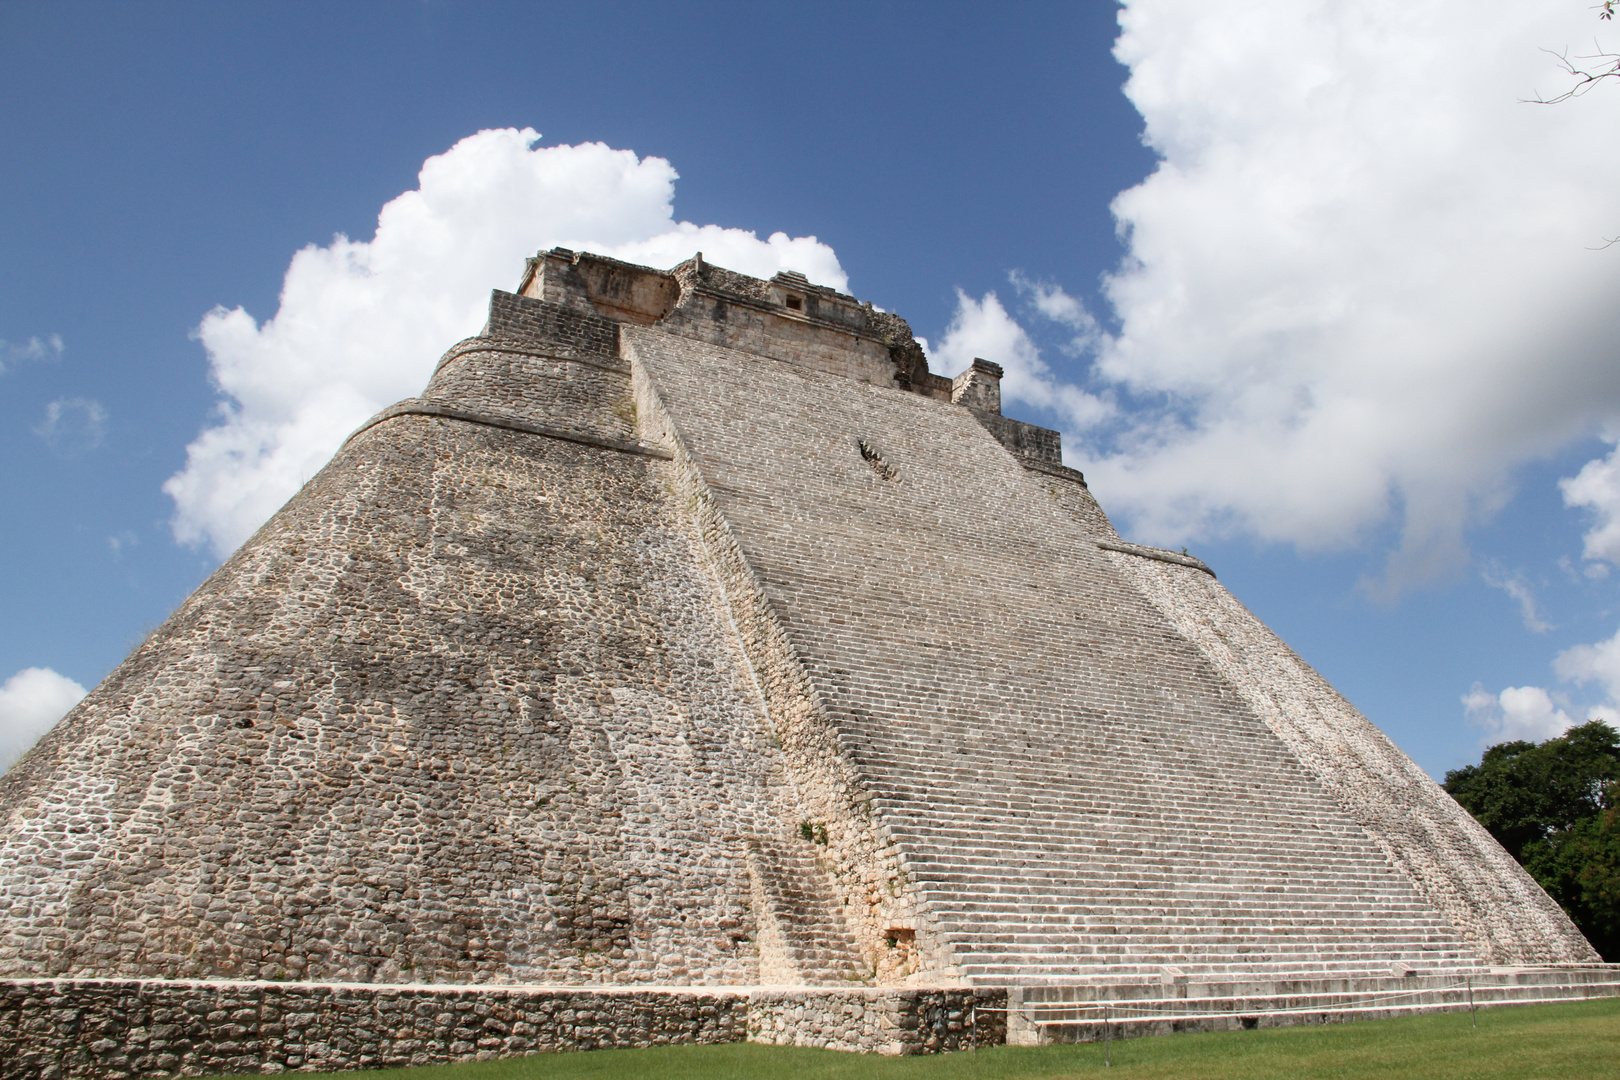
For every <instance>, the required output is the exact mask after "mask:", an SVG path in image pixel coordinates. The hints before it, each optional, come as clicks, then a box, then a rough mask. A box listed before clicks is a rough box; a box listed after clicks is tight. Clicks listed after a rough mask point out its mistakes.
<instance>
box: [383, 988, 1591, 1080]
mask: <svg viewBox="0 0 1620 1080" xmlns="http://www.w3.org/2000/svg"><path fill="white" fill-rule="evenodd" d="M1111 1053H1112V1056H1113V1066H1112V1068H1108V1069H1106V1070H1105V1069H1104V1066H1103V1047H1102V1045H1101V1044H1098V1043H1089V1044H1086V1045H1083V1046H1041V1047H1019V1046H1001V1047H995V1048H993V1049H988V1050H979V1051H976V1052H971V1053H957V1054H941V1055H937V1056H933V1057H909V1058H883V1057H876V1056H869V1055H859V1054H845V1053H838V1052H836V1051H831V1050H806V1049H800V1048H797V1047H783V1046H755V1045H752V1044H749V1043H734V1044H731V1045H727V1046H661V1047H653V1048H649V1049H646V1050H593V1051H589V1052H585V1053H577V1054H538V1055H536V1056H534V1057H527V1058H510V1059H507V1060H504V1061H486V1062H476V1063H473V1064H468V1065H444V1066H437V1067H433V1068H424V1069H399V1070H389V1071H383V1072H374V1073H368V1074H367V1075H366V1080H383V1078H398V1080H576V1078H590V1080H618V1078H624V1080H666V1078H667V1080H755V1078H762V1077H764V1078H774V1077H792V1078H794V1080H801V1078H802V1080H1026V1078H1028V1080H1043V1078H1047V1077H1069V1076H1097V1075H1105V1076H1107V1077H1109V1078H1110V1080H1134V1078H1153V1080H1159V1078H1166V1080H1168V1078H1176V1080H1182V1078H1188V1080H1191V1078H1199V1080H1224V1078H1233V1080H1270V1078H1273V1077H1276V1078H1282V1077H1288V1078H1290V1080H1295V1078H1300V1077H1310V1078H1321V1080H1352V1078H1354V1080H1361V1078H1363V1077H1366V1078H1373V1077H1377V1078H1390V1077H1393V1078H1404V1077H1411V1078H1414V1080H1442V1078H1445V1080H1449V1078H1453V1077H1459V1078H1460V1077H1467V1078H1474V1077H1481V1078H1485V1077H1535V1078H1537V1080H1540V1078H1543V1077H1546V1078H1552V1077H1578V1078H1580V1080H1598V1078H1609V1077H1620V998H1610V999H1606V1000H1601V1001H1584V1002H1575V1003H1572V1004H1568V1005H1532V1006H1526V1007H1520V1008H1507V1009H1481V1010H1480V1011H1479V1028H1478V1030H1475V1029H1474V1028H1472V1027H1470V1026H1469V1022H1468V1014H1467V1013H1460V1014H1459V1013H1446V1014H1442V1015H1432V1016H1416V1017H1410V1018H1407V1019H1402V1020H1377V1021H1364V1022H1360V1023H1353V1024H1332V1025H1328V1026H1326V1027H1295V1028H1273V1029H1269V1030H1259V1031H1225V1032H1215V1033H1208V1034H1196V1035H1165V1036H1156V1037H1153V1038H1145V1039H1130V1040H1126V1041H1115V1042H1114V1043H1113V1044H1112V1047H1111Z"/></svg>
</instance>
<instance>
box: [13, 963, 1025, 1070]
mask: <svg viewBox="0 0 1620 1080" xmlns="http://www.w3.org/2000/svg"><path fill="white" fill-rule="evenodd" d="M1006 1004H1007V994H1006V991H1005V990H998V989H991V988H969V987H927V988H924V987H906V988H893V987H891V988H883V989H875V988H861V987H850V988H841V987H835V988H812V987H746V986H744V987H701V986H697V987H581V986H488V985H485V986H467V985H438V986H398V985H385V984H375V983H294V982H223V981H180V980H138V979H23V980H10V981H0V1080H125V1078H135V1077H168V1076H202V1075H218V1074H223V1073H266V1072H292V1071H298V1072H316V1071H321V1072H325V1071H331V1070H338V1069H379V1068H398V1067H403V1066H412V1065H439V1064H446V1063H449V1062H456V1061H474V1060H488V1059H491V1058H497V1057H511V1056H517V1055H523V1054H534V1053H546V1052H556V1051H564V1050H593V1049H603V1048H608V1047H629V1046H653V1045H660V1044H668V1043H694V1044H696V1043H729V1042H742V1041H745V1040H746V1041H749V1042H761V1043H771V1044H776V1045H783V1046H815V1047H824V1048H827V1049H832V1050H851V1051H863V1052H875V1053H880V1054H919V1053H937V1052H941V1051H948V1050H963V1049H968V1048H970V1047H975V1046H991V1045H1000V1044H1002V1043H1005V1042H1006V1038H1007V1022H1006Z"/></svg>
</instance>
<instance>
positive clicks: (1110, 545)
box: [1097, 540, 1215, 577]
mask: <svg viewBox="0 0 1620 1080" xmlns="http://www.w3.org/2000/svg"><path fill="white" fill-rule="evenodd" d="M1097 546H1098V547H1100V548H1102V549H1103V550H1104V551H1117V552H1119V553H1120V554H1121V555H1137V556H1140V557H1141V558H1144V559H1157V560H1158V561H1159V562H1167V563H1175V564H1176V565H1177V566H1190V567H1192V568H1193V569H1194V570H1202V571H1203V572H1204V573H1206V574H1208V575H1209V576H1210V577H1214V576H1215V571H1213V570H1211V569H1210V568H1209V566H1208V564H1206V563H1205V562H1204V560H1202V559H1195V558H1193V557H1192V556H1191V555H1183V554H1181V553H1180V552H1178V551H1167V550H1165V549H1164V548H1156V547H1148V546H1147V545H1146V544H1128V543H1124V542H1122V541H1114V540H1098V541H1097Z"/></svg>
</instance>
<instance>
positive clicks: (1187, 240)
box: [1070, 0, 1620, 595]
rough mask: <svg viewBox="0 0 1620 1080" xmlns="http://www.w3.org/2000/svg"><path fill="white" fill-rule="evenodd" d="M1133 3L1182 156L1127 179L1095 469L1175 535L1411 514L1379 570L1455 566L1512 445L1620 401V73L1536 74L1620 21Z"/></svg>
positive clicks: (1383, 4)
mask: <svg viewBox="0 0 1620 1080" xmlns="http://www.w3.org/2000/svg"><path fill="white" fill-rule="evenodd" d="M1121 25H1122V28H1123V32H1122V35H1121V37H1120V39H1119V41H1118V43H1117V47H1116V54H1117V55H1118V57H1119V58H1120V59H1121V61H1122V62H1124V63H1125V64H1127V65H1128V66H1129V67H1130V72H1131V73H1130V78H1129V82H1128V84H1127V87H1126V91H1127V94H1128V95H1129V97H1130V99H1131V101H1132V102H1134V103H1135V105H1136V107H1137V108H1138V109H1139V110H1140V112H1141V114H1142V116H1143V117H1144V120H1145V123H1146V138H1147V140H1148V142H1149V144H1150V145H1151V146H1152V147H1153V148H1154V149H1155V150H1156V151H1157V152H1158V153H1159V154H1160V155H1161V156H1162V159H1163V160H1162V162H1161V164H1160V165H1159V167H1158V168H1157V170H1156V171H1155V172H1154V173H1153V174H1152V175H1151V176H1150V177H1149V178H1148V179H1147V180H1146V181H1144V182H1143V183H1142V184H1140V185H1138V186H1137V187H1135V188H1132V189H1131V190H1129V191H1127V192H1125V193H1123V194H1121V195H1120V196H1119V197H1118V199H1117V200H1116V201H1115V204H1114V210H1115V214H1116V217H1117V219H1118V222H1119V226H1120V229H1121V232H1122V235H1123V236H1124V237H1125V238H1126V241H1127V244H1128V247H1129V254H1128V257H1127V258H1126V260H1125V262H1124V263H1123V264H1122V266H1121V268H1120V269H1119V270H1118V272H1117V273H1115V274H1114V275H1113V276H1111V277H1110V278H1109V279H1108V280H1107V282H1106V284H1105V293H1106V296H1107V298H1108V300H1109V302H1110V303H1111V304H1112V306H1113V309H1114V315H1115V316H1116V317H1117V327H1118V329H1117V332H1116V333H1115V334H1114V335H1112V336H1111V337H1110V338H1109V339H1108V340H1107V341H1106V342H1104V343H1103V345H1102V347H1101V348H1100V350H1099V352H1098V355H1097V359H1096V362H1095V367H1094V370H1093V372H1092V375H1091V378H1092V379H1093V384H1092V385H1091V386H1090V389H1092V390H1094V391H1097V392H1099V393H1103V394H1106V393H1107V392H1108V391H1109V390H1113V391H1117V392H1118V393H1119V394H1120V397H1119V400H1120V401H1121V403H1122V412H1121V417H1122V419H1121V422H1120V424H1119V425H1118V427H1117V428H1116V429H1115V430H1114V431H1113V432H1112V433H1111V435H1110V436H1109V437H1107V438H1105V437H1103V435H1102V434H1098V435H1095V436H1093V437H1091V438H1090V441H1089V444H1088V445H1087V446H1085V447H1084V452H1083V453H1082V454H1080V455H1077V456H1081V457H1084V458H1087V459H1089V460H1085V461H1084V462H1083V464H1084V465H1085V467H1086V472H1087V475H1088V477H1089V478H1091V479H1092V480H1093V482H1094V485H1095V487H1096V488H1097V490H1098V492H1099V494H1100V495H1101V496H1102V497H1103V498H1104V500H1105V501H1106V503H1107V504H1108V506H1109V507H1110V509H1111V510H1120V511H1123V512H1124V513H1125V514H1126V515H1127V516H1128V517H1129V518H1130V519H1131V521H1132V523H1133V525H1134V527H1135V528H1136V530H1137V532H1138V533H1140V534H1143V535H1144V537H1145V538H1146V537H1151V538H1155V539H1157V540H1159V541H1160V542H1172V541H1180V540H1184V539H1187V538H1191V537H1194V536H1199V535H1204V536H1208V535H1214V534H1222V533H1243V534H1247V535H1250V536H1254V537H1258V538H1261V539H1263V540H1267V541H1282V542H1289V543H1293V544H1296V545H1299V546H1302V547H1305V548H1328V547H1336V546H1343V545H1348V544H1351V543H1356V542H1358V541H1361V540H1364V539H1365V538H1366V537H1367V536H1368V535H1370V534H1371V532H1372V530H1374V529H1376V528H1378V527H1380V526H1382V525H1384V524H1386V523H1388V522H1390V521H1392V520H1393V521H1397V522H1398V523H1399V525H1400V527H1401V531H1402V539H1401V541H1400V544H1399V548H1398V550H1397V551H1395V552H1393V553H1392V554H1391V557H1390V560H1389V564H1388V567H1387V569H1386V571H1385V575H1384V578H1383V581H1382V585H1381V589H1382V591H1384V592H1386V593H1387V594H1391V595H1392V594H1394V593H1396V592H1398V591H1400V590H1401V589H1403V588H1406V587H1410V586H1412V585H1416V584H1420V583H1422V582H1424V581H1427V580H1431V579H1432V578H1433V577H1435V576H1436V575H1441V574H1445V573H1449V572H1454V571H1455V570H1457V569H1458V568H1459V567H1460V566H1461V565H1463V564H1464V562H1465V561H1466V558H1467V552H1466V546H1465V543H1464V533H1465V530H1466V528H1467V527H1468V525H1469V524H1471V523H1472V522H1475V521H1478V520H1480V519H1481V518H1482V517H1486V516H1489V515H1490V514H1491V513H1493V512H1494V511H1495V510H1496V509H1498V508H1499V507H1500V506H1501V505H1502V504H1503V503H1504V501H1505V500H1506V498H1507V497H1508V494H1509V472H1510V470H1511V469H1512V468H1513V467H1514V466H1515V465H1517V464H1519V463H1521V462H1524V461H1526V460H1527V459H1530V458H1533V457H1536V456H1538V455H1544V454H1546V453H1549V452H1551V451H1552V450H1554V449H1555V448H1557V447H1559V446H1561V445H1564V444H1567V443H1568V442H1569V441H1570V440H1571V439H1573V438H1575V437H1577V436H1580V435H1583V434H1590V433H1592V432H1593V431H1595V430H1598V429H1600V428H1601V427H1603V426H1604V425H1608V424H1613V423H1614V422H1615V421H1617V420H1620V362H1617V356H1616V353H1617V342H1620V305H1617V304H1615V302H1614V297H1615V295H1616V294H1617V292H1620V249H1614V248H1611V249H1608V250H1593V248H1594V247H1600V246H1601V244H1602V238H1603V237H1605V236H1612V235H1614V234H1615V233H1616V232H1617V231H1620V184H1617V183H1616V177H1620V140H1616V139H1615V138H1614V137H1613V132H1614V129H1615V126H1616V124H1617V123H1620V86H1616V87H1612V88H1611V87H1600V88H1599V89H1598V90H1595V91H1594V92H1593V93H1591V94H1587V95H1585V96H1584V97H1582V98H1579V99H1577V100H1575V101H1570V102H1566V103H1564V104H1561V105H1555V106H1545V105H1536V104H1527V103H1525V102H1524V101H1523V100H1522V99H1525V98H1531V97H1534V96H1536V95H1537V94H1538V93H1539V94H1542V95H1549V96H1550V95H1551V94H1553V93H1556V92H1558V91H1559V90H1561V89H1562V88H1564V87H1565V85H1566V84H1567V83H1568V81H1569V78H1568V76H1567V75H1565V74H1562V73H1561V72H1560V70H1559V68H1558V64H1557V61H1556V59H1554V58H1553V57H1551V56H1549V55H1548V54H1547V53H1545V52H1543V51H1541V50H1542V49H1543V48H1549V49H1554V50H1558V49H1562V48H1564V47H1566V46H1571V47H1574V50H1575V51H1576V52H1579V51H1581V48H1582V47H1583V46H1586V47H1589V46H1590V45H1591V42H1592V40H1593V37H1594V35H1604V34H1607V35H1610V36H1611V37H1615V38H1620V31H1615V30H1613V29H1611V28H1610V24H1607V23H1600V22H1598V21H1597V20H1596V19H1595V17H1594V16H1593V13H1592V11H1591V10H1589V8H1588V6H1587V5H1586V4H1582V3H1568V4H1565V3H1556V4H1526V3H1522V2H1520V0H1480V2H1479V3H1473V4H1469V5H1466V6H1464V7H1458V6H1457V5H1456V4H1454V3H1443V2H1440V0H1365V2H1361V3H1355V4H1343V3H1333V2H1329V0H1289V2H1286V3H1284V2H1281V0H1273V2H1263V3H1254V2H1252V0H1126V3H1125V5H1124V8H1123V10H1122V12H1121ZM1608 44H1610V45H1615V44H1620V41H1611V42H1609V43H1608ZM1070 443H1071V446H1076V445H1077V444H1076V443H1075V441H1074V440H1072V439H1071V440H1070ZM1608 467H1610V468H1612V460H1611V461H1610V463H1609V466H1608ZM1583 475H1584V474H1583ZM1589 479H1594V478H1591V477H1589ZM1584 490H1585V488H1581V487H1577V488H1576V489H1575V491H1576V495H1575V497H1577V498H1582V497H1584V496H1583V495H1581V492H1582V491H1584ZM1606 505H1607V504H1606ZM1612 536H1613V534H1612V532H1611V533H1604V534H1602V537H1600V539H1599V540H1598V541H1596V542H1595V545H1596V546H1595V547H1593V546H1589V549H1588V550H1589V552H1590V551H1594V550H1595V551H1611V550H1614V548H1613V547H1612V545H1613V544H1614V543H1615V542H1616V541H1614V540H1613V539H1612Z"/></svg>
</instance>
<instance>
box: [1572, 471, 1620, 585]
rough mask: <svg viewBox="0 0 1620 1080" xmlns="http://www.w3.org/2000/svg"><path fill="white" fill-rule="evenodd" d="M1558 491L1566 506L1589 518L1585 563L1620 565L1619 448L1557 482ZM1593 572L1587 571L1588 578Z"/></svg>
mask: <svg viewBox="0 0 1620 1080" xmlns="http://www.w3.org/2000/svg"><path fill="white" fill-rule="evenodd" d="M1558 487H1559V489H1560V490H1561V491H1563V493H1564V505H1565V506H1578V507H1584V508H1585V509H1586V510H1588V511H1590V512H1591V514H1592V527H1591V528H1590V529H1588V530H1587V532H1586V536H1585V537H1584V538H1583V539H1584V547H1585V550H1584V551H1583V552H1582V554H1583V555H1584V556H1585V557H1586V558H1588V559H1594V560H1596V559H1602V560H1604V561H1605V562H1610V563H1620V446H1617V447H1616V448H1615V449H1614V450H1612V451H1610V452H1609V453H1608V455H1607V456H1605V457H1600V458H1594V459H1592V460H1591V461H1588V462H1587V463H1586V464H1585V465H1583V466H1582V467H1581V471H1580V472H1578V473H1576V474H1575V475H1574V476H1569V477H1565V478H1564V479H1562V480H1560V481H1559V482H1558ZM1596 569H1598V568H1597V567H1589V568H1588V572H1589V574H1590V572H1591V571H1592V570H1596ZM1591 576H1606V575H1605V574H1602V573H1599V574H1591Z"/></svg>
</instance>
